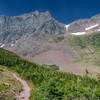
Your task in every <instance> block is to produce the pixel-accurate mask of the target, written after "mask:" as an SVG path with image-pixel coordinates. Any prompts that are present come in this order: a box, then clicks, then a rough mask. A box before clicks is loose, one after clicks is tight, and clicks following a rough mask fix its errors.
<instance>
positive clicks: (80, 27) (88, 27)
mask: <svg viewBox="0 0 100 100" xmlns="http://www.w3.org/2000/svg"><path fill="white" fill-rule="evenodd" d="M66 29H67V33H70V34H75V33H76V34H78V33H80V34H86V33H92V32H98V31H100V14H98V15H96V16H93V17H91V18H90V19H80V20H77V21H74V22H72V23H70V24H69V25H66Z"/></svg>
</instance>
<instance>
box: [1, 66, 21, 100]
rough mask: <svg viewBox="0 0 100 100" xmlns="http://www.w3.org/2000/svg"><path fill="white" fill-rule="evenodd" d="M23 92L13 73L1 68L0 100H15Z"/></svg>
mask: <svg viewBox="0 0 100 100" xmlns="http://www.w3.org/2000/svg"><path fill="white" fill-rule="evenodd" d="M21 90H22V85H21V84H20V82H18V81H17V80H16V79H14V78H13V76H12V73H11V72H10V71H8V70H7V68H5V67H4V66H0V100H14V98H15V96H16V95H17V94H19V93H20V92H21Z"/></svg>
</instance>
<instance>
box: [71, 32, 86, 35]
mask: <svg viewBox="0 0 100 100" xmlns="http://www.w3.org/2000/svg"><path fill="white" fill-rule="evenodd" d="M71 34H73V35H84V34H86V32H76V33H71Z"/></svg>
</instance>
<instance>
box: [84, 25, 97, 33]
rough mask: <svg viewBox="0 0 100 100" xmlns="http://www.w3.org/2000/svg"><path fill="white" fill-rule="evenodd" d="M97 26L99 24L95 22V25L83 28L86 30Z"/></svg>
mask: <svg viewBox="0 0 100 100" xmlns="http://www.w3.org/2000/svg"><path fill="white" fill-rule="evenodd" d="M97 26H99V24H96V25H93V26H90V27H87V28H85V30H86V31H88V30H90V29H93V28H95V27H97Z"/></svg>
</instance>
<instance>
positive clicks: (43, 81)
mask: <svg viewBox="0 0 100 100" xmlns="http://www.w3.org/2000/svg"><path fill="white" fill-rule="evenodd" d="M0 65H5V66H7V67H8V68H10V69H13V70H15V71H16V72H18V74H19V75H20V76H22V77H23V78H25V79H26V80H28V81H32V83H33V84H34V86H35V87H34V88H33V89H32V91H31V97H30V100H100V80H96V79H91V78H89V77H87V76H84V77H81V76H78V75H74V74H70V73H64V72H58V71H55V70H53V69H50V68H46V67H44V66H40V65H38V64H35V63H32V62H29V61H26V60H24V59H21V58H20V57H18V56H16V55H15V54H13V53H11V52H9V51H6V50H4V49H0ZM98 79H99V78H98ZM33 98H34V99H33Z"/></svg>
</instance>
